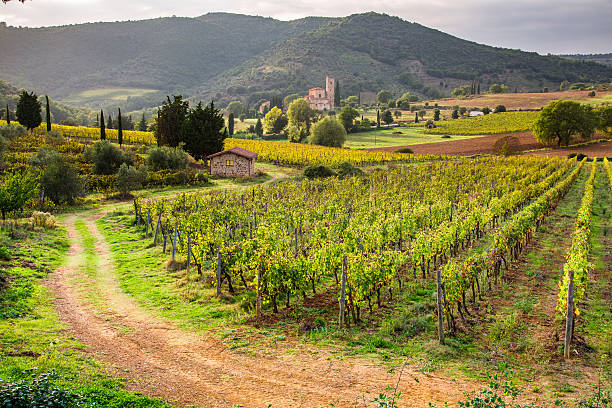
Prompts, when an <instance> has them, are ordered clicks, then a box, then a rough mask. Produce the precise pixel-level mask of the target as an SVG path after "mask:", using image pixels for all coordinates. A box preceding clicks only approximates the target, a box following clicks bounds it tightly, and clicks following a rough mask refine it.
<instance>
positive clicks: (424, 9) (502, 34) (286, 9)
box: [0, 0, 612, 53]
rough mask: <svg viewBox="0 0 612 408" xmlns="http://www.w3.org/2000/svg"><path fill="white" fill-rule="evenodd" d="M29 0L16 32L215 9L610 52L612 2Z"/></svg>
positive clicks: (9, 16)
mask: <svg viewBox="0 0 612 408" xmlns="http://www.w3.org/2000/svg"><path fill="white" fill-rule="evenodd" d="M221 7H222V8H220V3H219V2H213V1H210V0H203V1H202V0H183V1H180V2H169V1H167V0H147V1H145V0H131V1H125V0H46V1H45V0H28V1H26V3H25V4H21V3H19V2H17V1H11V2H9V3H7V4H4V5H0V20H4V21H6V22H7V24H9V25H15V26H19V25H22V26H31V27H39V26H49V25H64V24H75V23H84V22H95V21H120V20H140V19H146V18H155V17H160V16H162V17H165V16H171V15H177V16H190V17H194V16H199V15H202V14H206V13H208V12H213V11H227V12H234V13H244V14H254V15H261V16H266V17H274V18H278V19H283V20H289V19H294V18H300V17H305V16H311V15H319V16H335V17H337V16H346V15H349V14H353V13H361V12H365V11H377V12H383V13H387V14H390V15H396V16H399V17H401V18H403V19H405V20H408V21H412V22H417V23H419V24H422V25H425V26H428V27H431V28H436V29H438V30H441V31H444V32H447V33H449V34H452V35H455V36H458V37H461V38H464V39H467V40H471V41H476V42H479V43H485V44H489V45H494V46H502V47H509V48H520V49H523V50H527V51H537V52H540V53H549V52H550V53H595V52H600V53H607V52H612V45H610V44H612V41H611V40H612V24H610V23H609V22H610V21H612V3H611V2H610V1H609V0H581V1H575V0H571V1H570V0H513V1H507V0H503V1H502V0H487V1H484V0H462V1H456V0H428V1H426V2H423V1H420V0H382V1H375V2H373V1H372V0H352V1H349V0H340V1H338V0H310V1H308V2H304V1H302V0H285V1H273V0H226V1H225V2H223V3H221Z"/></svg>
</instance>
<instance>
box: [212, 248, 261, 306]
mask: <svg viewBox="0 0 612 408" xmlns="http://www.w3.org/2000/svg"><path fill="white" fill-rule="evenodd" d="M258 290H259V289H258ZM219 296H221V252H219V253H218V254H217V297H219Z"/></svg>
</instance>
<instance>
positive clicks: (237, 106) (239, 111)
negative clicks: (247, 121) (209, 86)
mask: <svg viewBox="0 0 612 408" xmlns="http://www.w3.org/2000/svg"><path fill="white" fill-rule="evenodd" d="M225 110H226V112H229V113H233V114H234V116H240V115H244V114H246V113H247V111H248V109H247V107H246V106H244V104H243V103H242V102H240V101H232V102H230V103H229V104H228V105H227V108H225Z"/></svg>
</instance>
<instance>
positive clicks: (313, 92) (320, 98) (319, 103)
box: [305, 76, 336, 111]
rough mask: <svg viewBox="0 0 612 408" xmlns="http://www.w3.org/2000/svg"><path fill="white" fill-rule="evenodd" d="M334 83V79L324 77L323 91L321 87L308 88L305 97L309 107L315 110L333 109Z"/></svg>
mask: <svg viewBox="0 0 612 408" xmlns="http://www.w3.org/2000/svg"><path fill="white" fill-rule="evenodd" d="M335 86H336V81H335V80H334V78H330V77H328V76H327V77H325V89H323V88H321V87H316V88H310V89H309V90H308V95H306V96H305V98H306V100H307V101H308V103H310V107H311V108H312V109H316V110H320V111H322V110H330V109H333V108H334V92H335Z"/></svg>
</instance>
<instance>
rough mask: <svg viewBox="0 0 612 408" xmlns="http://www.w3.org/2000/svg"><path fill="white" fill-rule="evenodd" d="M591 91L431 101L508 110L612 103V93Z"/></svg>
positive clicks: (492, 95) (486, 95) (448, 104)
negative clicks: (567, 102)
mask: <svg viewBox="0 0 612 408" xmlns="http://www.w3.org/2000/svg"><path fill="white" fill-rule="evenodd" d="M588 93H589V91H563V92H547V93H507V94H482V95H476V96H472V97H467V98H444V99H436V100H432V101H429V103H430V105H433V104H434V103H438V104H439V105H440V106H448V107H452V106H455V105H458V106H465V107H467V108H485V107H488V108H491V109H493V108H495V107H496V106H497V105H504V106H505V107H506V108H507V109H510V110H518V109H540V108H541V107H542V106H544V105H546V104H548V103H549V102H551V101H555V100H559V99H565V100H572V101H579V102H582V103H590V104H603V103H612V91H602V92H597V91H596V95H595V97H590V96H588Z"/></svg>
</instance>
